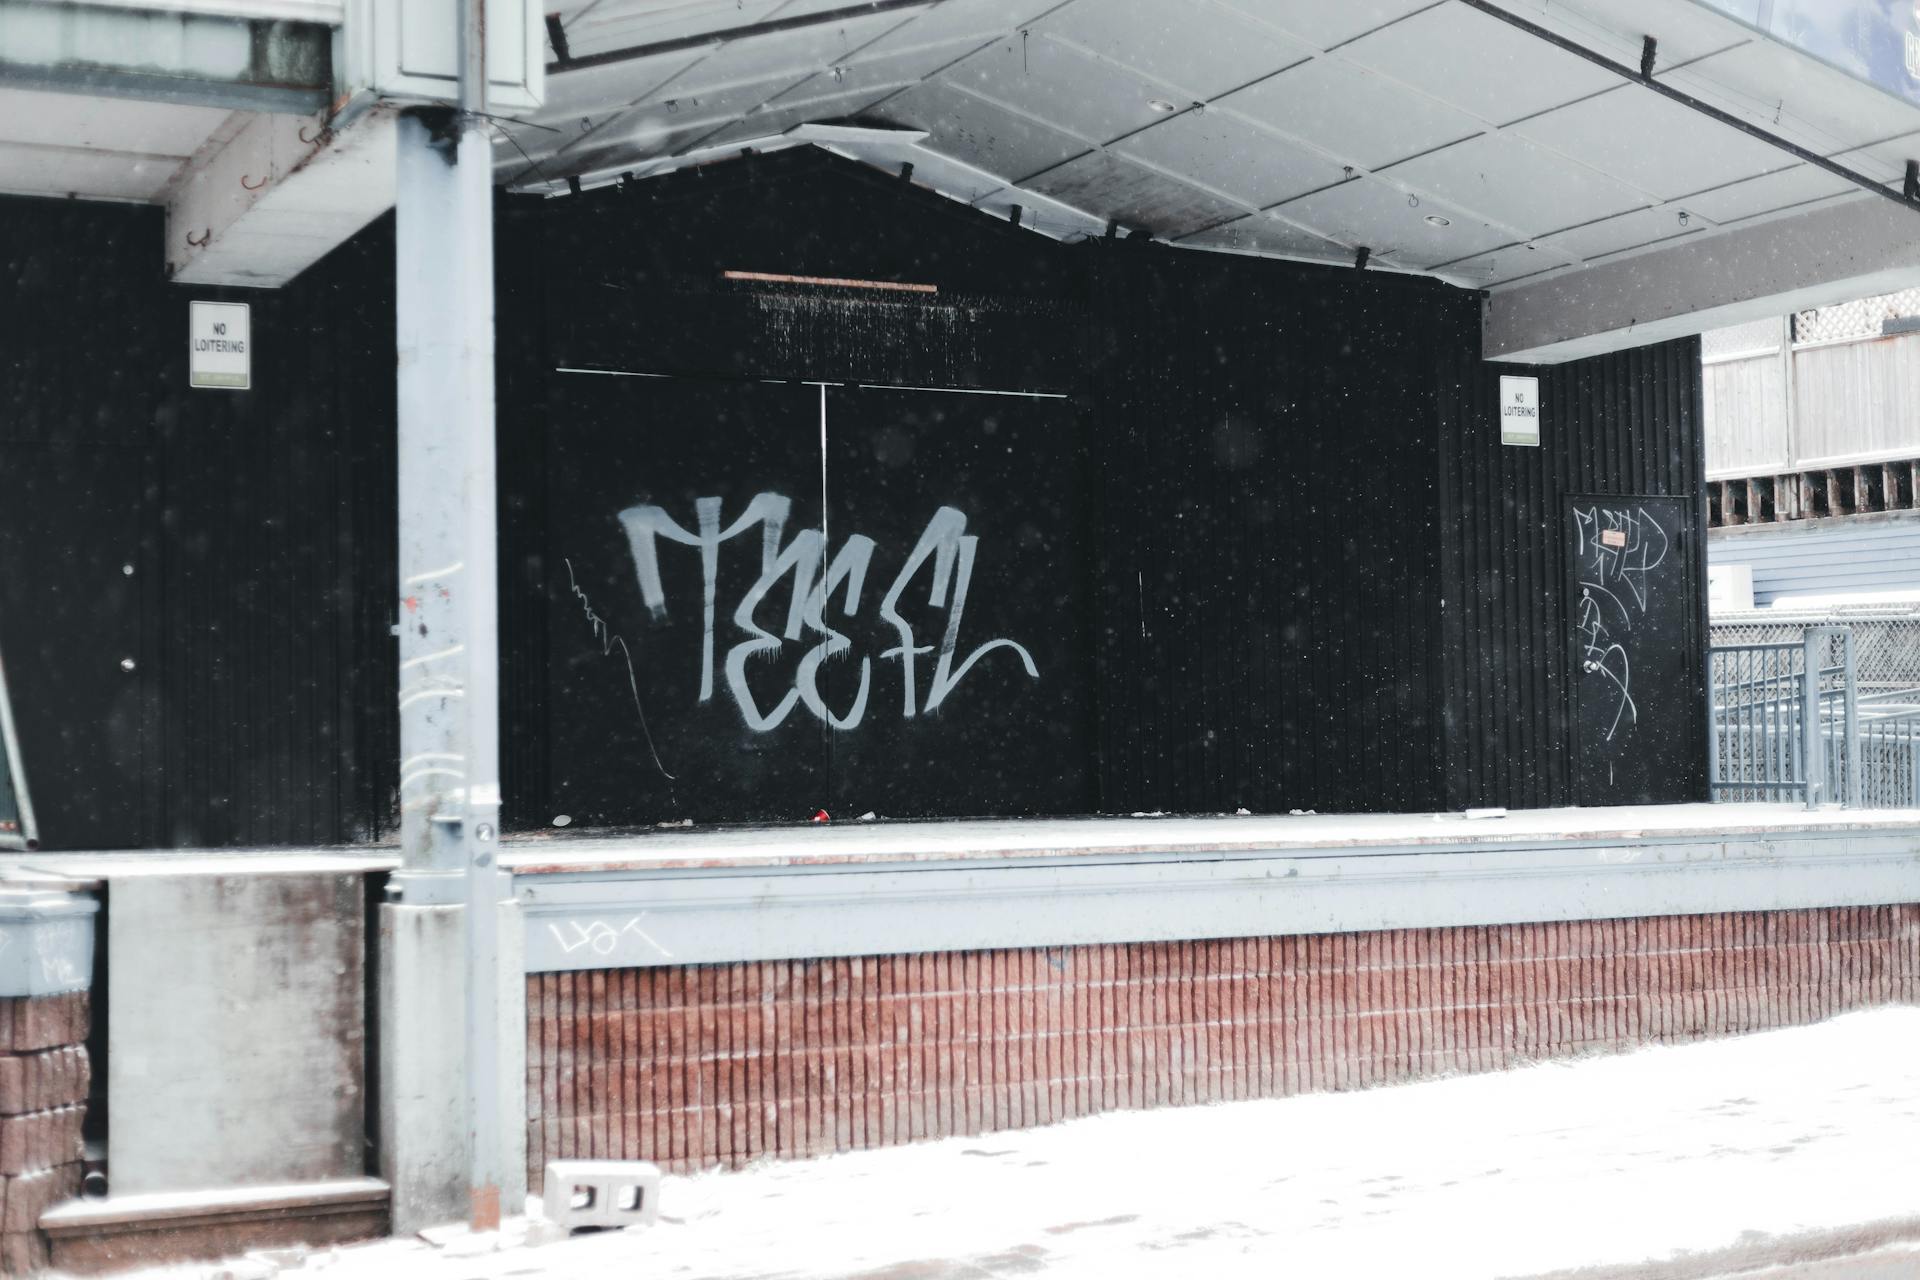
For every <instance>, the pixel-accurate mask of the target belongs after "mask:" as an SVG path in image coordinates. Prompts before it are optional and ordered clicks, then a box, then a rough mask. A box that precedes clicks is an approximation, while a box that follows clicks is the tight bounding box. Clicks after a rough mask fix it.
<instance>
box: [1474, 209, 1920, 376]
mask: <svg viewBox="0 0 1920 1280" xmlns="http://www.w3.org/2000/svg"><path fill="white" fill-rule="evenodd" d="M1915 285H1920V236H1916V235H1915V233H1914V221H1913V213H1912V211H1911V210H1908V209H1905V208H1895V207H1894V205H1893V204H1892V203H1890V202H1888V201H1884V200H1862V199H1860V198H1859V197H1857V196H1849V197H1842V198H1841V199H1839V200H1838V201H1837V202H1832V203H1827V204H1824V205H1821V206H1819V207H1816V208H1814V209H1812V210H1810V211H1808V212H1805V213H1801V214H1798V215H1794V216H1789V217H1778V218H1771V219H1768V220H1765V221H1761V222H1757V223H1754V224H1752V225H1748V226H1740V227H1734V228H1731V229H1730V230H1727V231H1724V232H1722V233H1720V234H1718V235H1715V236H1713V237H1711V238H1701V239H1695V238H1693V237H1683V238H1682V239H1681V240H1680V241H1679V242H1678V243H1676V244H1674V245H1672V246H1670V247H1668V248H1665V249H1655V250H1651V251H1649V252H1646V253H1641V254H1637V255H1634V256H1632V257H1627V258H1621V259H1618V260H1615V261H1612V262H1606V263H1601V264H1599V265H1597V266H1591V267H1585V268H1582V269H1579V270H1572V271H1566V272H1560V273H1557V274H1554V275H1549V276H1544V277H1541V278H1539V279H1537V280H1535V281H1531V282H1524V281H1523V282H1520V283H1516V284H1512V285H1508V286H1506V287H1504V288H1501V289H1496V290H1495V291H1494V292H1493V293H1492V294H1490V295H1489V296H1488V298H1487V301H1486V306H1485V309H1484V312H1483V329H1482V354H1483V355H1485V357H1486V358H1487V359H1489V360H1514V361H1521V362H1527V363H1539V364H1559V363H1561V362H1562V361H1566V360H1578V359H1581V358H1583V357H1586V356H1592V355H1600V354H1602V353H1604V352H1608V351H1620V350H1624V349H1626V348H1628V347H1638V346H1644V345H1646V344H1647V343H1650V342H1662V341H1665V340H1667V339H1669V338H1678V337H1684V336H1686V335H1688V334H1694V333H1700V332H1702V331H1703V330H1706V329H1715V328H1720V327H1722V326H1725V325H1734V324H1743V323H1745V322H1747V321H1749V320H1761V319H1766V318H1767V317H1770V316H1781V315H1786V314H1787V313H1788V312H1791V311H1799V310H1803V309H1805V308H1807V307H1815V306H1824V305H1827V304H1829V303H1834V302H1843V301H1846V300H1848V299H1852V298H1863V297H1868V296H1871V295H1874V294H1880V293H1891V292H1893V291H1895V290H1898V289H1905V288H1911V287H1913V286H1915Z"/></svg>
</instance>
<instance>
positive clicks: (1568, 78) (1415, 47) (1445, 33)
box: [1340, 3, 1621, 124]
mask: <svg viewBox="0 0 1920 1280" xmlns="http://www.w3.org/2000/svg"><path fill="white" fill-rule="evenodd" d="M1340 55H1341V56H1342V57H1343V58H1346V59H1348V60H1350V61H1353V62H1358V63H1360V64H1362V65H1363V66H1366V67H1370V68H1372V69H1373V70H1375V71H1378V72H1380V73H1381V74H1383V75H1385V76H1388V77H1390V78H1392V79H1395V80H1398V81H1400V82H1401V83H1403V84H1408V85H1411V86H1413V87H1414V88H1416V89H1419V90H1421V91H1422V92H1424V93H1427V94H1429V95H1431V96H1432V97H1435V98H1439V99H1441V100H1442V101H1445V102H1450V103H1452V104H1453V105H1455V106H1457V107H1459V108H1461V109H1462V110H1465V111H1468V112H1470V113H1472V114H1473V115H1475V116H1478V117H1479V118H1480V119H1482V120H1485V121H1486V122H1487V123H1489V124H1508V123H1510V122H1512V121H1515V120H1519V119H1522V118H1524V117H1526V116H1530V115H1534V114H1536V113H1537V112H1541V111H1545V110H1547V109H1549V108H1551V107H1557V106H1561V105H1564V104H1565V103H1568V102H1572V101H1573V100H1574V99H1576V98H1584V97H1586V96H1587V95H1588V94H1593V93H1599V92H1600V91H1601V90H1603V89H1611V88H1613V87H1614V86H1616V85H1618V84H1620V83H1621V80H1620V77H1619V76H1616V75H1613V74H1611V73H1609V72H1607V71H1603V70H1602V69H1600V68H1599V67H1596V66H1595V65H1593V64H1592V63H1591V62H1588V61H1586V60H1585V59H1583V58H1579V57H1576V56H1574V55H1573V54H1571V53H1566V52H1563V51H1561V50H1559V49H1555V48H1554V47H1553V46H1551V45H1549V44H1547V43H1545V42H1544V41H1542V40H1540V39H1538V38H1537V37H1534V36H1530V35H1528V34H1527V33H1526V32H1524V31H1520V30H1518V29H1516V28H1514V27H1512V26H1509V25H1508V24H1506V23H1504V22H1502V21H1500V20H1499V19H1498V18H1490V17H1488V16H1487V15H1486V14H1484V13H1481V12H1479V11H1478V10H1475V9H1469V8H1467V7H1466V6H1465V5H1459V4H1451V3H1449V4H1443V5H1439V6H1437V7H1436V8H1432V9H1427V10H1425V11H1423V12H1421V13H1418V14H1415V15H1414V16H1413V17H1411V18H1408V19H1407V20H1406V21H1405V22H1397V23H1395V24H1394V25H1393V26H1390V27H1388V28H1387V29H1386V30H1384V31H1380V32H1376V33H1375V34H1373V35H1370V36H1367V37H1366V38H1365V39H1362V40H1356V41H1355V42H1354V43H1352V44H1350V45H1348V46H1347V47H1345V48H1344V49H1342V50H1341V51H1340Z"/></svg>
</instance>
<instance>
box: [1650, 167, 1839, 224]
mask: <svg viewBox="0 0 1920 1280" xmlns="http://www.w3.org/2000/svg"><path fill="white" fill-rule="evenodd" d="M1858 190H1859V188H1858V187H1855V186H1854V185H1853V184H1852V183H1849V182H1846V181H1844V180H1842V179H1840V178H1837V177H1835V176H1834V175H1832V174H1830V173H1827V172H1826V171H1825V170H1822V169H1816V168H1814V167H1813V166H1812V165H1805V164H1803V165H1797V166H1795V167H1794V168H1791V169H1783V170H1781V171H1780V172H1778V173H1770V174H1767V175H1766V176H1765V177H1760V178H1750V179H1748V180H1746V181H1744V182H1732V183H1728V184H1727V185H1726V186H1723V187H1718V188H1715V189H1713V190H1710V191H1697V192H1694V193H1693V194H1691V195H1688V196H1686V197H1685V198H1683V199H1681V200H1678V201H1676V202H1675V203H1676V204H1677V205H1678V206H1679V207H1681V208H1684V209H1687V210H1688V211H1690V212H1695V213H1700V214H1704V215H1705V216H1706V217H1707V218H1709V219H1711V220H1712V221H1714V222H1718V223H1723V224H1724V223H1728V222H1737V221H1739V220H1740V219H1742V218H1751V217H1753V216H1754V215H1755V214H1760V213H1766V212H1768V211H1770V210H1773V209H1784V208H1788V207H1791V206H1793V205H1799V204H1805V203H1806V202H1807V201H1809V200H1820V199H1823V198H1826V197H1829V196H1837V195H1844V194H1845V193H1847V192H1849V191H1858ZM1862 194H1865V193H1864V192H1863V193H1862ZM1871 198H1876V199H1877V197H1871Z"/></svg>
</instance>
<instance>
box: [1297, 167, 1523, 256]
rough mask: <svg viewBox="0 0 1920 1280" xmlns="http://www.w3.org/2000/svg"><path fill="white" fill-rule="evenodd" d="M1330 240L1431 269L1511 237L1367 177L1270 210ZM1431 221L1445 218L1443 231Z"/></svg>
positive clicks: (1454, 211)
mask: <svg viewBox="0 0 1920 1280" xmlns="http://www.w3.org/2000/svg"><path fill="white" fill-rule="evenodd" d="M1274 212H1276V213H1277V214H1279V216H1281V217H1283V218H1285V219H1287V220H1288V221H1289V222H1296V223H1301V224H1303V225H1305V226H1306V227H1307V228H1308V229H1310V230H1312V231H1314V232H1317V233H1318V234H1319V235H1321V236H1322V237H1324V238H1326V239H1329V240H1337V241H1340V242H1341V243H1342V244H1349V245H1354V246H1359V245H1366V246H1367V247H1368V248H1369V249H1371V250H1372V251H1373V253H1374V255H1375V256H1377V257H1381V258H1385V259H1387V260H1389V261H1391V262H1394V263H1395V264H1398V265H1403V266H1411V267H1430V266H1433V265H1434V264H1435V263H1440V262H1451V261H1453V260H1454V259H1456V258H1465V257H1469V256H1471V255H1473V254H1477V253H1482V252H1484V251H1486V250H1488V249H1492V248H1495V247H1497V246H1499V245H1503V244H1506V243H1508V242H1509V241H1511V240H1512V239H1513V234H1512V233H1511V232H1509V231H1507V230H1506V229H1505V228H1502V227H1494V226H1489V225H1488V224H1487V223H1485V222H1482V221H1480V220H1479V219H1478V218H1475V217H1474V216H1473V215H1472V214H1470V213H1467V212H1466V211H1465V210H1462V209H1454V208H1449V207H1448V206H1446V205H1444V204H1442V203H1440V202H1439V201H1435V200H1422V201H1420V202H1419V203H1418V204H1415V203H1412V201H1411V200H1410V199H1409V197H1408V196H1407V194H1406V193H1405V192H1404V191H1397V190H1395V189H1394V188H1392V187H1390V186H1388V185H1387V184H1385V183H1383V182H1380V181H1377V180H1375V179H1372V178H1357V179H1355V180H1354V181H1352V182H1343V183H1341V184H1340V185H1339V186H1337V187H1331V188H1329V189H1327V190H1325V191H1316V192H1314V193H1313V194H1312V195H1310V196H1306V197H1303V198H1302V199H1299V200H1295V201H1293V202H1292V203H1290V204H1284V205H1282V206H1280V208H1279V209H1277V210H1275V211H1274ZM1432 219H1444V220H1445V222H1446V225H1445V226H1440V225H1437V224H1436V223H1435V222H1434V221H1432Z"/></svg>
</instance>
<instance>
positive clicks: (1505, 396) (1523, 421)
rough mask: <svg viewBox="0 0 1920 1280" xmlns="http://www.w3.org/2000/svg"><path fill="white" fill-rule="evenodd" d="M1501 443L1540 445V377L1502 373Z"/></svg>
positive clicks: (1535, 446) (1534, 446)
mask: <svg viewBox="0 0 1920 1280" xmlns="http://www.w3.org/2000/svg"><path fill="white" fill-rule="evenodd" d="M1500 443H1501V444H1517V445H1523V446H1527V447H1531V448H1535V449H1537V448H1539V447H1540V379H1538V378H1516V377H1514V376H1512V375H1511V374H1502V375H1501V377H1500Z"/></svg>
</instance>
